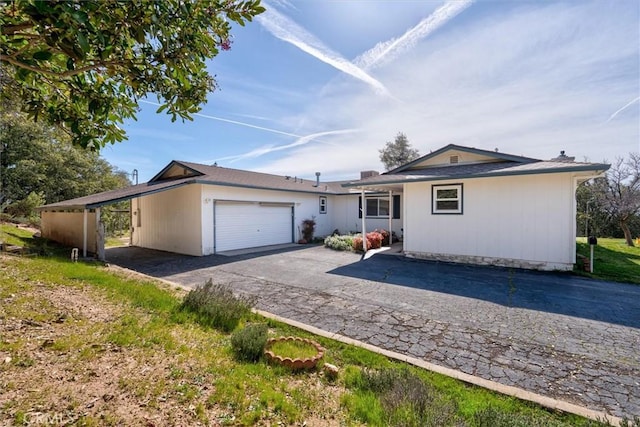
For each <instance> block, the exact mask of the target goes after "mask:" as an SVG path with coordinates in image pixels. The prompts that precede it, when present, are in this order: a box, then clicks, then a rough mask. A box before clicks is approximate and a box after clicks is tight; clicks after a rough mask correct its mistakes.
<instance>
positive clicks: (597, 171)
mask: <svg viewBox="0 0 640 427" xmlns="http://www.w3.org/2000/svg"><path fill="white" fill-rule="evenodd" d="M610 166H611V165H607V164H590V165H581V166H575V167H571V168H566V167H564V168H562V167H560V168H549V169H542V170H528V171H497V172H488V173H483V174H461V175H447V176H428V177H427V176H425V177H419V176H416V177H415V178H414V177H411V178H405V179H400V180H387V181H376V182H371V183H368V184H367V183H360V182H350V183H346V184H343V185H342V186H343V187H345V188H367V187H376V186H379V185H393V184H408V183H412V182H428V181H450V180H456V179H477V178H492V177H500V176H517V175H540V174H549V173H569V172H588V171H593V172H594V174H593V175H592V176H590V178H596V177H599V176H602V174H603V173H605V172H606V171H607V170H608V169H609V167H610ZM590 178H588V179H590Z"/></svg>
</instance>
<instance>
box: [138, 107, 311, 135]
mask: <svg viewBox="0 0 640 427" xmlns="http://www.w3.org/2000/svg"><path fill="white" fill-rule="evenodd" d="M140 102H141V103H143V104H149V105H155V106H157V107H159V106H160V104H158V103H157V102H151V101H144V100H141V101H140ZM193 115H194V116H198V117H204V118H205V119H211V120H216V121H218V122H224V123H231V124H234V125H238V126H243V127H247V128H251V129H258V130H263V131H265V132H271V133H277V134H280V135H286V136H293V137H296V138H300V137H301V136H300V135H296V134H295V133H291V132H285V131H281V130H278V129H273V128H268V127H264V126H257V125H254V124H251V123H247V122H241V121H238V120H231V119H225V118H223V117H217V116H212V115H209V114H202V113H193Z"/></svg>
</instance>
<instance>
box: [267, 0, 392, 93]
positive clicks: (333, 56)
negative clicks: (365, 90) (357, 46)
mask: <svg viewBox="0 0 640 427" xmlns="http://www.w3.org/2000/svg"><path fill="white" fill-rule="evenodd" d="M265 6H266V4H265ZM256 20H257V21H258V22H259V23H260V24H261V25H262V26H263V27H265V28H266V29H267V30H268V31H269V32H270V33H271V34H273V35H274V36H275V37H277V38H279V39H281V40H283V41H286V42H287V43H291V44H292V45H294V46H296V47H297V48H298V49H300V50H302V51H303V52H305V53H308V54H309V55H311V56H313V57H315V58H317V59H319V60H320V61H322V62H324V63H326V64H329V65H331V66H332V67H334V68H336V69H338V70H340V71H342V72H344V73H346V74H349V75H351V76H352V77H355V78H356V79H358V80H361V81H363V82H365V83H367V84H368V85H370V86H371V87H373V88H374V89H375V90H376V92H377V93H379V94H383V95H388V90H387V88H386V87H385V86H384V85H383V84H382V83H381V82H380V81H378V80H376V79H375V78H374V77H372V76H370V75H369V74H367V72H366V71H364V70H363V69H361V68H360V67H358V66H356V65H354V64H353V63H352V62H351V61H349V60H347V59H345V58H344V57H342V56H341V55H340V54H339V53H337V52H334V51H333V50H332V49H330V48H329V47H327V46H325V45H324V44H323V43H322V42H321V41H320V40H318V39H317V38H316V37H315V36H314V35H312V34H310V33H309V32H308V31H306V30H305V29H304V28H302V27H301V26H299V25H298V24H296V23H295V22H293V21H292V20H291V19H289V18H288V17H286V16H284V15H283V14H281V13H279V12H278V11H277V10H275V9H274V8H273V7H267V10H266V12H264V13H263V14H261V15H258V17H257V18H256Z"/></svg>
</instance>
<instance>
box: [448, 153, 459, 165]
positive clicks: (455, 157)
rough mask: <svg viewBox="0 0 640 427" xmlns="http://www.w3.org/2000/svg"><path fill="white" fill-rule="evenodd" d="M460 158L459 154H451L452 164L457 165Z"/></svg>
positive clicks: (450, 160) (450, 162)
mask: <svg viewBox="0 0 640 427" xmlns="http://www.w3.org/2000/svg"><path fill="white" fill-rule="evenodd" d="M458 160H459V159H458V156H457V155H455V156H449V164H451V165H456V164H458Z"/></svg>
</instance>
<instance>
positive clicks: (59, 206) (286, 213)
mask: <svg viewBox="0 0 640 427" xmlns="http://www.w3.org/2000/svg"><path fill="white" fill-rule="evenodd" d="M335 195H347V196H351V197H350V199H352V200H351V201H352V203H353V204H354V206H357V195H351V194H350V193H349V191H348V190H347V191H345V190H343V189H342V182H339V181H337V182H332V183H321V182H320V180H319V177H318V178H317V179H316V180H313V181H312V180H306V179H300V178H297V177H291V176H280V175H271V174H265V173H258V172H250V171H243V170H238V169H229V168H224V167H219V166H217V165H210V166H208V165H201V164H197V163H189V162H178V161H173V162H171V163H169V164H168V165H167V166H166V167H165V168H164V169H162V170H161V171H160V172H159V173H158V174H157V175H156V176H154V177H153V178H152V179H151V180H150V181H149V182H148V183H145V184H139V185H135V186H132V187H128V188H124V189H120V190H114V191H108V192H104V193H99V194H94V195H91V196H87V197H83V198H79V199H74V200H67V201H64V202H59V203H55V204H50V205H47V206H42V207H40V210H41V212H42V223H43V231H46V233H43V235H44V234H46V236H45V237H49V238H52V239H57V240H60V241H63V240H64V239H63V237H64V236H66V235H67V234H72V235H73V236H75V240H74V241H73V243H70V242H68V241H65V243H67V244H73V245H74V246H77V247H81V248H82V249H83V254H86V253H87V252H93V253H95V254H96V255H97V256H98V258H100V259H104V257H105V256H106V254H105V252H104V233H102V234H101V233H98V232H97V231H96V230H101V225H102V224H101V219H100V209H101V207H103V206H106V205H109V204H111V203H116V202H120V201H125V200H130V212H131V217H130V220H131V237H130V244H131V246H138V247H142V248H148V249H155V250H160V251H168V252H175V253H180V254H185V255H192V256H204V255H213V254H216V253H221V252H225V251H232V250H238V249H246V248H255V247H262V246H271V245H280V244H287V243H293V242H296V241H297V240H298V239H299V238H300V237H301V236H300V228H299V225H300V224H301V223H302V221H304V220H305V219H310V218H315V220H316V233H317V234H318V235H327V234H329V233H330V232H331V230H333V229H335V228H336V224H335V221H334V220H333V217H332V216H331V215H330V214H328V212H330V210H331V209H332V207H334V206H337V204H333V199H331V197H332V196H335ZM336 209H337V208H336ZM94 212H95V214H94ZM336 212H337V210H336ZM349 223H351V222H350V221H349Z"/></svg>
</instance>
